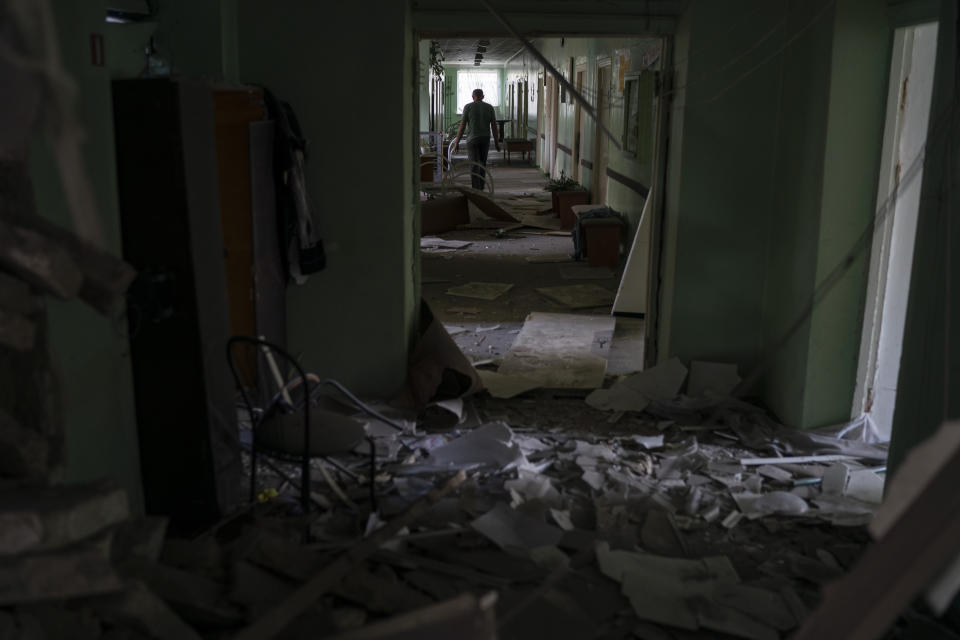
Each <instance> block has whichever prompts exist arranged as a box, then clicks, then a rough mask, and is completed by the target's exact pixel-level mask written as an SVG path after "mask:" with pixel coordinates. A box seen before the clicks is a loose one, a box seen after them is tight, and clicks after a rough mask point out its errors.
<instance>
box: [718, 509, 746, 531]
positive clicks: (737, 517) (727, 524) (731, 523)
mask: <svg viewBox="0 0 960 640" xmlns="http://www.w3.org/2000/svg"><path fill="white" fill-rule="evenodd" d="M741 520H743V512H741V511H731V512H730V513H728V514H727V517H726V518H724V519H723V521H722V522H721V523H720V524H722V525H723V526H724V528H726V529H733V528H734V527H735V526H737V525H738V524H740V521H741Z"/></svg>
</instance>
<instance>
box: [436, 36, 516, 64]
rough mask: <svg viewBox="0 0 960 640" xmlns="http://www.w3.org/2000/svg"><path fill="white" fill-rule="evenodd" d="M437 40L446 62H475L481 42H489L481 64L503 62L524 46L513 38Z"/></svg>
mask: <svg viewBox="0 0 960 640" xmlns="http://www.w3.org/2000/svg"><path fill="white" fill-rule="evenodd" d="M437 42H439V43H440V50H441V51H443V57H444V60H443V62H444V64H473V63H474V60H475V57H476V55H477V46H478V44H479V43H488V44H486V45H485V46H486V51H484V52H483V59H482V60H481V62H480V66H485V65H499V64H503V63H504V62H506V61H507V58H509V57H510V56H512V55H513V54H515V53H516V52H517V51H519V50H520V49H522V48H523V45H522V44H520V41H519V40H515V39H513V38H452V39H438V40H437Z"/></svg>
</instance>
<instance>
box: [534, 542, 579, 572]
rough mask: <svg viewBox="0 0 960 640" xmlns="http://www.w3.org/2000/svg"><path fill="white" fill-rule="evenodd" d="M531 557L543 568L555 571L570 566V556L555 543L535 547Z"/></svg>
mask: <svg viewBox="0 0 960 640" xmlns="http://www.w3.org/2000/svg"><path fill="white" fill-rule="evenodd" d="M530 559H531V560H533V562H534V564H536V565H537V566H538V567H540V568H541V569H546V570H548V571H555V570H557V569H563V568H566V567H569V566H570V556H568V555H567V554H565V553H564V552H563V551H561V550H560V549H559V548H558V547H556V546H554V545H547V546H543V547H534V548H533V549H531V550H530Z"/></svg>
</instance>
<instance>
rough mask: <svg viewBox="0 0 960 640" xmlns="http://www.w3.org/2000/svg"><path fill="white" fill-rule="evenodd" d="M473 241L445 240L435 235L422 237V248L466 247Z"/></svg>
mask: <svg viewBox="0 0 960 640" xmlns="http://www.w3.org/2000/svg"><path fill="white" fill-rule="evenodd" d="M471 244H473V243H472V242H469V241H467V240H445V239H443V238H436V237H433V236H428V237H423V238H420V248H421V249H454V250H455V249H464V248H466V247H469V246H470V245H471Z"/></svg>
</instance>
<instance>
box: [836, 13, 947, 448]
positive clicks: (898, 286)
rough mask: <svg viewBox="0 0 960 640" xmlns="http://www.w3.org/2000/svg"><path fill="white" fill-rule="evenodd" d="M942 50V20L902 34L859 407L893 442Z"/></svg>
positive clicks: (893, 72)
mask: <svg viewBox="0 0 960 640" xmlns="http://www.w3.org/2000/svg"><path fill="white" fill-rule="evenodd" d="M936 48H937V25H936V23H929V24H922V25H915V26H910V27H903V28H900V29H897V30H896V32H895V34H894V44H893V58H892V61H891V67H890V85H889V90H888V94H887V96H888V97H887V118H886V125H885V127H884V134H883V135H884V139H883V157H882V159H881V165H880V175H879V184H878V190H877V203H878V207H877V228H876V229H875V231H874V242H873V250H872V252H871V256H870V279H869V284H868V288H867V303H866V308H865V311H864V319H863V334H862V336H861V347H860V363H859V366H858V371H857V390H856V394H855V396H854V401H853V408H852V413H853V415H854V416H855V417H856V416H859V415H861V414H867V415H868V416H870V418H871V419H872V420H873V422H874V424H875V425H876V428H877V431H878V433H879V435H880V437H881V438H882V439H884V440H889V439H890V433H891V429H892V425H893V413H894V409H895V405H896V395H897V380H898V377H899V373H900V356H901V353H902V348H903V329H904V324H905V322H906V316H907V298H908V293H909V289H910V272H911V268H912V266H913V247H914V240H915V234H916V228H917V214H918V211H919V204H920V185H921V183H922V181H923V180H922V178H923V166H922V162H923V159H922V158H923V150H924V147H925V144H926V139H927V128H928V124H929V119H930V100H931V96H932V90H933V76H934V64H935V58H936Z"/></svg>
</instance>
